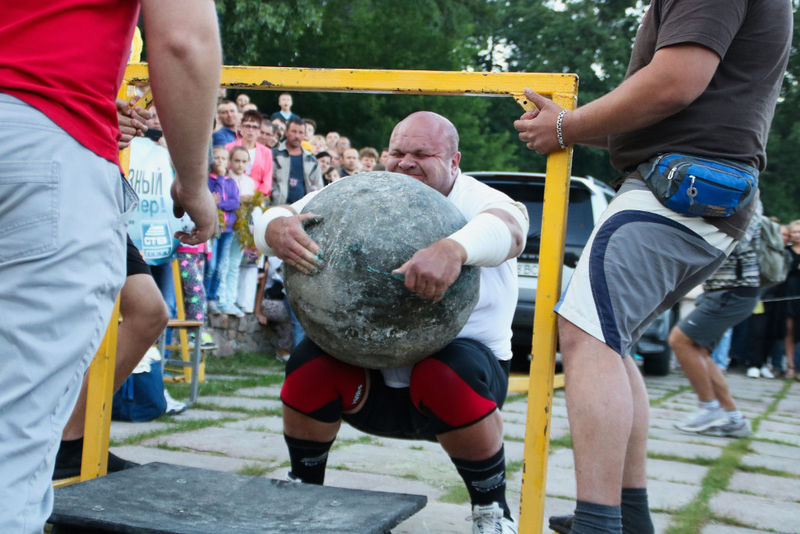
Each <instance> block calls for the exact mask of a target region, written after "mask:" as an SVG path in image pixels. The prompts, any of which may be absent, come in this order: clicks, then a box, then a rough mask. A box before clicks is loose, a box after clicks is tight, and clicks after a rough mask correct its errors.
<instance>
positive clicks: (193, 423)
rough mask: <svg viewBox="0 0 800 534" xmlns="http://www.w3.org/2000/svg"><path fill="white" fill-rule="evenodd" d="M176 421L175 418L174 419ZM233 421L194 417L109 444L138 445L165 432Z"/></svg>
mask: <svg viewBox="0 0 800 534" xmlns="http://www.w3.org/2000/svg"><path fill="white" fill-rule="evenodd" d="M167 417H169V416H163V415H162V416H161V417H159V418H158V419H156V421H163V420H165V418H167ZM172 421H174V419H173V420H172ZM231 421H236V419H234V418H232V417H223V418H221V419H194V420H186V421H178V422H176V423H174V424H171V425H169V426H168V427H166V428H159V429H156V430H149V431H147V432H141V433H139V434H133V435H130V436H127V437H125V438H123V439H112V440H110V442H109V446H111V447H122V446H124V445H136V444H138V443H141V442H142V441H144V440H147V439H151V438H156V437H158V436H163V435H165V434H176V433H178V432H188V431H190V430H199V429H201V428H207V427H210V426H217V425H221V424H223V423H229V422H231Z"/></svg>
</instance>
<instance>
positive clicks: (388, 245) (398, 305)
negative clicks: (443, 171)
mask: <svg viewBox="0 0 800 534" xmlns="http://www.w3.org/2000/svg"><path fill="white" fill-rule="evenodd" d="M309 212H312V213H316V214H318V215H320V216H321V221H320V222H318V223H316V224H314V223H311V224H309V223H307V224H306V229H305V230H306V232H307V233H308V235H309V236H310V237H311V239H313V240H314V241H315V242H316V243H317V244H318V245H319V247H320V248H321V251H322V257H323V259H324V261H325V264H324V265H323V266H322V268H321V269H320V271H319V272H318V273H316V274H311V275H306V274H303V273H302V272H300V271H298V270H296V269H294V268H292V267H289V266H287V267H286V272H285V284H286V292H287V295H288V297H289V302H290V304H291V306H292V309H293V311H294V312H295V314H296V315H297V318H298V319H299V321H300V324H302V326H303V328H304V329H305V331H306V335H307V336H308V337H309V338H310V339H311V340H312V341H314V342H315V343H316V344H317V345H319V346H320V347H321V348H322V349H323V350H325V351H326V352H327V353H329V354H330V355H332V356H334V357H336V358H337V359H340V360H342V361H345V362H347V363H351V364H354V365H358V366H361V367H366V368H371V369H385V368H396V367H403V366H407V365H412V364H414V363H416V362H418V361H419V360H421V359H422V358H424V357H425V356H429V355H430V354H432V353H434V352H436V351H437V350H439V349H441V348H442V347H444V346H445V345H447V343H449V342H450V341H451V340H452V339H454V338H455V337H456V335H457V334H458V333H459V331H460V330H461V328H462V327H463V326H464V324H465V323H466V322H467V319H468V318H469V315H470V313H471V312H472V309H473V308H474V307H475V304H476V303H477V302H478V296H479V291H480V269H479V268H477V267H470V266H463V267H462V269H461V274H460V276H459V277H458V279H457V280H456V282H455V283H454V284H453V285H452V286H451V287H450V288H449V289H448V290H447V292H446V293H445V295H444V298H442V300H441V301H439V302H433V301H431V300H426V299H423V298H421V297H419V296H417V295H416V294H414V293H412V292H411V291H409V290H408V289H407V288H406V287H405V285H404V282H403V280H400V279H397V278H396V277H394V276H392V274H391V272H392V270H394V269H396V268H398V267H400V266H401V265H402V264H404V263H405V262H406V261H408V260H409V259H410V258H411V256H413V255H414V253H415V252H416V251H417V250H420V249H423V248H425V247H427V246H429V245H431V244H432V243H434V242H435V241H438V240H439V239H442V238H444V237H447V236H448V235H450V234H452V233H453V232H455V231H456V230H458V229H459V228H461V227H462V226H463V225H464V224H465V223H466V220H465V219H464V217H463V215H461V213H460V212H459V211H458V209H457V208H456V207H455V205H453V204H452V203H451V202H449V201H448V200H447V199H446V198H445V197H444V196H443V195H442V194H441V193H439V192H438V191H436V190H435V189H433V188H431V187H429V186H427V185H425V184H423V183H421V182H419V181H418V180H415V179H413V178H410V177H408V176H405V175H403V174H397V173H390V172H385V171H375V172H368V173H360V174H356V175H353V176H350V177H347V178H344V179H342V180H338V181H336V182H334V183H332V184H330V185H328V186H327V187H325V189H323V190H322V191H320V192H319V193H318V194H317V195H316V196H315V197H314V198H312V199H311V201H309V203H308V204H307V205H306V206H305V208H304V209H303V213H309Z"/></svg>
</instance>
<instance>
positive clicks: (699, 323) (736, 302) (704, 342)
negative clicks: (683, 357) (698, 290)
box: [678, 287, 759, 351]
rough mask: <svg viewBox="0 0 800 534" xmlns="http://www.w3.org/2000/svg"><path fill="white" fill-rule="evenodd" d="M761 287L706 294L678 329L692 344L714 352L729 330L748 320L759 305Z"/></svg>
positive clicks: (721, 290) (698, 300)
mask: <svg viewBox="0 0 800 534" xmlns="http://www.w3.org/2000/svg"><path fill="white" fill-rule="evenodd" d="M758 299H759V293H758V290H757V288H749V287H748V288H739V289H719V290H716V291H706V292H705V293H702V294H701V295H700V296H699V297H697V300H695V302H694V304H695V308H694V310H692V312H691V313H690V314H689V315H687V316H686V317H684V318H683V319H681V321H680V322H679V323H678V328H680V329H681V332H683V333H684V334H686V335H687V336H689V337H690V338H691V340H692V341H694V342H695V343H697V344H698V345H700V346H701V347H706V348H707V349H708V350H709V351H713V350H714V348H716V346H717V343H719V340H720V338H722V334H724V333H725V330H727V329H728V328H730V327H732V326H734V325H737V324H739V323H740V322H742V321H744V320H745V319H747V318H748V317H750V314H751V313H753V309H754V308H755V307H756V304H758Z"/></svg>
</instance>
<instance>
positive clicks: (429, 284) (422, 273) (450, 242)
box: [393, 208, 527, 302]
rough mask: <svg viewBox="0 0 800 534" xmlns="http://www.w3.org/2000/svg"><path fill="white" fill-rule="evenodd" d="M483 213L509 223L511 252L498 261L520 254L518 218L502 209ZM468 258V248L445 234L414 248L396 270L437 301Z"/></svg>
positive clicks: (521, 239) (412, 287) (522, 241)
mask: <svg viewBox="0 0 800 534" xmlns="http://www.w3.org/2000/svg"><path fill="white" fill-rule="evenodd" d="M482 213H490V214H492V215H494V216H495V217H497V218H498V219H500V221H502V223H500V224H505V225H506V226H507V227H508V232H509V234H510V237H511V245H510V247H509V251H508V254H507V255H506V257H505V258H504V259H503V260H502V261H499V262H498V263H497V264H498V265H499V264H500V263H502V262H503V261H506V260H509V259H511V258H516V257H517V256H519V254H520V253H521V252H522V248H523V246H524V244H525V234H524V233H523V230H522V227H521V226H520V224H519V222H517V220H516V219H515V218H514V217H512V216H511V214H509V212H507V211H505V210H503V209H498V208H489V209H487V210H485V211H484V212H482ZM526 230H527V229H526ZM498 260H499V258H498ZM466 261H467V251H466V249H465V248H464V246H462V245H461V243H459V242H458V241H456V240H455V239H450V238H449V237H445V238H444V239H440V240H439V241H436V242H435V243H433V244H432V245H430V246H429V247H426V248H424V249H421V250H418V251H417V252H415V253H414V255H413V256H412V257H411V259H409V260H408V261H407V262H406V263H404V264H403V265H401V266H400V267H398V268H397V269H395V270H394V271H393V273H397V274H398V275H399V274H402V275H403V278H404V281H405V285H406V287H407V288H408V289H409V290H410V291H413V292H414V293H417V294H418V295H420V296H421V297H423V298H426V299H431V300H433V301H435V302H436V301H439V300H441V299H442V297H443V296H444V293H445V292H446V291H447V290H448V289H449V288H450V286H451V285H453V283H454V282H455V281H456V279H457V278H458V275H459V274H461V266H462V265H464V263H465V262H466Z"/></svg>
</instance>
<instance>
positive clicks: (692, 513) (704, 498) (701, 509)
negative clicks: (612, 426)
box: [667, 384, 790, 534]
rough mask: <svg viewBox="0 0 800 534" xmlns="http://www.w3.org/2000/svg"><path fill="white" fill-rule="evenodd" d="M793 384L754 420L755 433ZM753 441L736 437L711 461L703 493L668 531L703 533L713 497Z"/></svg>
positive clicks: (725, 484) (678, 514) (669, 533)
mask: <svg viewBox="0 0 800 534" xmlns="http://www.w3.org/2000/svg"><path fill="white" fill-rule="evenodd" d="M789 386H790V384H787V385H786V386H784V387H783V388H782V389H781V390H780V392H778V394H777V395H776V396H775V398H774V399H773V401H772V402H771V403H770V405H769V406H768V407H767V409H766V410H765V411H764V412H763V413H762V414H761V415H759V416H758V417H756V418H755V419H754V420H753V421H752V426H753V432H754V433H755V432H756V431H757V430H758V427H759V425H760V424H761V421H762V420H763V419H765V418H766V417H768V416H769V414H771V413H772V412H774V411H775V409H776V408H777V406H778V403H779V402H780V401H781V399H783V398H784V397H785V396H786V393H787V391H788V389H789ZM752 440H753V439H752V437H747V438H739V439H735V440H732V441H731V442H730V443H729V444H728V445H727V446H726V447H725V448H723V449H722V454H721V455H720V456H719V458H716V459H715V460H713V461H711V463H710V464H709V468H708V472H707V473H706V476H705V477H704V478H703V481H702V482H701V484H700V492H699V493H698V495H697V496H696V497H695V498H694V499H693V500H692V502H690V503H689V504H688V505H686V506H684V507H683V508H681V509H680V510H678V511H677V512H675V514H674V515H673V521H672V523H671V524H670V525H669V528H668V529H667V534H700V532H701V531H702V529H703V527H704V526H705V525H706V523H708V521H709V519H710V518H712V517H713V514H712V513H711V506H710V502H711V498H712V497H713V496H714V495H716V494H717V493H719V492H720V491H722V490H724V489H725V488H727V487H728V483H729V482H730V479H731V477H732V476H733V474H734V473H735V472H736V471H737V470H738V469H740V467H741V460H742V457H743V456H744V455H745V454H747V453H748V452H750V450H751V449H750V443H751V442H752Z"/></svg>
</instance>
